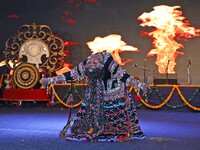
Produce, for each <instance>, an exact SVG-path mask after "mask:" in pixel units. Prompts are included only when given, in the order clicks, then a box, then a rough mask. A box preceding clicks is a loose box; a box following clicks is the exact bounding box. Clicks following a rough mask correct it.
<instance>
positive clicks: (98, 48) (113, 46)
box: [87, 34, 139, 65]
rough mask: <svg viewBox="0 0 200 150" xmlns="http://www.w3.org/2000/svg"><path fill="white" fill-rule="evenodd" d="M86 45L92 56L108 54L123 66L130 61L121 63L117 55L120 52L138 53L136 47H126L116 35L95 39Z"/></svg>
mask: <svg viewBox="0 0 200 150" xmlns="http://www.w3.org/2000/svg"><path fill="white" fill-rule="evenodd" d="M87 45H88V47H89V48H90V50H91V52H92V53H93V54H94V53H97V52H103V51H106V52H108V53H110V54H111V55H112V56H113V59H114V60H115V61H116V62H118V63H119V65H125V64H126V63H127V62H131V61H132V60H131V59H127V60H126V61H125V62H122V59H121V57H120V55H119V53H120V52H123V51H139V50H138V49H137V48H136V47H133V46H130V45H127V44H126V43H125V42H124V41H122V40H121V36H120V35H118V34H111V35H108V36H106V37H103V38H101V37H95V39H94V40H93V41H90V42H87Z"/></svg>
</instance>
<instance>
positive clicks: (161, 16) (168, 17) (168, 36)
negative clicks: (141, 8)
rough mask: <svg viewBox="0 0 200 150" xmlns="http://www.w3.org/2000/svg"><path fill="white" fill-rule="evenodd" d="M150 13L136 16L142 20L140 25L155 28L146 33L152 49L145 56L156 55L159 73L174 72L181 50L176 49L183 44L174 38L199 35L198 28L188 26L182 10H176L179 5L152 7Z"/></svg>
mask: <svg viewBox="0 0 200 150" xmlns="http://www.w3.org/2000/svg"><path fill="white" fill-rule="evenodd" d="M153 8H154V10H153V11H152V12H150V13H143V14H142V15H141V16H139V17H138V20H140V21H142V23H141V24H140V25H141V26H142V27H145V26H148V27H154V28H155V30H153V31H152V32H149V33H148V35H149V36H150V37H152V38H153V40H154V41H153V46H154V49H152V50H151V51H150V52H149V53H148V54H147V56H154V55H157V60H156V62H155V63H156V64H157V65H158V71H159V73H166V71H167V72H168V73H171V74H174V73H175V71H174V68H175V65H176V62H175V60H176V58H177V56H178V55H179V54H183V52H178V51H177V50H178V49H180V48H183V45H182V44H180V43H177V42H176V41H175V39H178V40H180V39H186V38H192V37H195V36H199V31H200V30H199V29H195V28H194V27H190V24H189V22H188V21H186V20H185V17H183V16H182V11H179V10H176V9H178V8H180V6H172V7H170V6H166V5H160V6H155V7H153Z"/></svg>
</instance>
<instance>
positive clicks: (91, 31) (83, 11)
mask: <svg viewBox="0 0 200 150" xmlns="http://www.w3.org/2000/svg"><path fill="white" fill-rule="evenodd" d="M157 5H168V6H175V5H178V6H181V8H180V10H181V11H182V12H183V16H185V17H186V19H187V20H188V21H189V22H190V24H191V26H193V27H195V28H200V9H199V6H200V1H199V0H96V1H95V0H88V1H87V0H71V1H69V0H1V1H0V61H3V60H4V59H5V58H4V54H3V51H4V50H5V43H6V41H7V39H8V38H9V37H11V36H13V35H15V34H16V33H17V30H18V28H19V27H20V26H22V25H24V24H32V23H35V24H45V25H48V26H49V27H50V28H51V30H52V31H53V33H54V34H58V33H60V34H61V36H60V37H61V38H62V39H63V40H67V41H76V42H77V43H78V44H77V45H75V46H72V47H70V48H69V49H70V55H69V57H67V58H65V59H66V60H65V61H66V62H68V63H72V64H73V66H75V65H77V64H78V63H79V62H80V61H82V60H84V59H85V58H86V57H87V56H88V55H89V54H90V49H89V48H88V47H87V45H86V43H87V42H88V41H92V40H94V38H95V37H96V36H101V37H104V36H107V35H110V34H119V35H121V36H122V40H123V41H124V42H126V43H127V44H128V45H132V46H134V47H137V48H138V49H140V52H123V53H121V54H120V55H121V57H122V58H130V59H133V60H134V61H133V62H131V63H128V64H126V65H125V66H123V68H124V69H126V71H127V72H128V73H130V74H131V75H133V76H138V77H140V78H141V79H142V80H143V74H144V73H143V70H142V69H141V68H133V64H135V63H136V64H139V65H143V64H144V59H147V67H149V68H151V69H154V70H156V71H157V65H155V63H154V62H155V60H156V56H154V57H149V58H146V55H147V53H148V52H149V51H150V50H151V49H152V39H151V38H150V37H148V36H141V31H144V30H146V29H147V28H148V27H145V28H144V27H141V26H140V23H141V22H140V21H139V20H138V19H137V18H138V17H139V16H140V15H141V14H143V13H144V12H151V11H153V7H154V6H157ZM67 10H70V11H71V14H70V15H66V11H67ZM66 19H72V20H74V21H76V24H72V23H73V22H66ZM180 43H182V44H183V45H184V48H182V49H180V50H179V51H181V52H184V55H179V56H178V58H177V59H176V63H177V65H176V68H175V71H176V75H175V76H172V78H177V79H178V82H179V83H180V84H186V83H187V64H188V60H190V61H191V69H190V73H191V76H192V81H193V83H194V84H199V82H200V77H199V73H200V69H199V62H200V60H199V56H200V53H199V45H200V44H199V43H200V37H195V38H192V39H188V41H180ZM4 72H5V67H2V68H0V73H4ZM150 76H151V79H152V78H153V75H152V73H151V72H150ZM157 76H159V77H161V78H163V77H165V76H163V75H159V74H157Z"/></svg>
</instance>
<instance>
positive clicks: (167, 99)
mask: <svg viewBox="0 0 200 150" xmlns="http://www.w3.org/2000/svg"><path fill="white" fill-rule="evenodd" d="M56 85H62V86H70V85H71V84H56ZM74 86H85V85H83V84H74ZM160 86H167V87H169V85H160ZM171 86H172V90H171V92H170V93H169V95H168V96H167V98H166V99H165V100H163V101H162V103H161V104H159V105H150V104H149V103H147V102H146V101H145V100H144V99H143V98H142V97H141V96H139V97H140V101H141V104H139V106H140V107H141V105H142V104H143V105H145V106H146V107H148V108H151V109H160V108H161V107H163V106H164V105H167V103H168V102H169V101H170V99H171V97H172V95H173V93H174V91H175V90H177V92H178V95H179V96H180V98H181V100H182V101H183V102H184V104H185V105H187V106H188V107H189V108H191V109H193V110H195V111H200V107H195V106H193V105H191V104H190V102H191V98H189V100H186V98H185V97H184V96H183V94H182V93H181V90H180V88H179V86H180V85H171ZM154 87H158V86H155V85H154ZM180 87H198V85H196V86H194V85H182V86H180ZM198 88H200V87H198ZM51 89H52V90H53V92H54V94H55V96H56V98H57V100H58V101H59V102H60V103H61V104H62V105H64V106H66V107H70V106H69V104H67V103H65V102H64V101H63V100H62V99H61V98H60V97H59V95H58V94H57V92H56V90H55V88H54V85H53V84H51V85H50V88H49V90H51ZM132 91H134V92H135V93H138V91H137V89H136V88H135V87H134V86H131V87H130V92H132ZM196 91H197V92H195V93H194V94H193V95H196V94H197V93H198V92H199V89H197V90H196ZM79 97H80V98H81V96H80V95H79ZM193 97H194V96H193ZM81 103H82V99H81V100H80V101H79V102H78V103H76V104H74V105H73V107H77V106H79V105H81Z"/></svg>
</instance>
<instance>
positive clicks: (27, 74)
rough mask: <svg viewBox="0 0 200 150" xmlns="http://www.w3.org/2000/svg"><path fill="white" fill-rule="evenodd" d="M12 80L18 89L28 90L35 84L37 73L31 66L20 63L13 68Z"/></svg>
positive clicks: (37, 77) (37, 78)
mask: <svg viewBox="0 0 200 150" xmlns="http://www.w3.org/2000/svg"><path fill="white" fill-rule="evenodd" d="M13 79H14V82H15V85H16V86H18V87H19V88H22V89H30V88H33V87H34V86H35V85H36V84H37V82H38V80H39V72H38V69H37V68H36V67H35V66H34V65H33V64H30V63H22V64H20V65H18V66H17V67H16V68H15V70H14V74H13Z"/></svg>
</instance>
